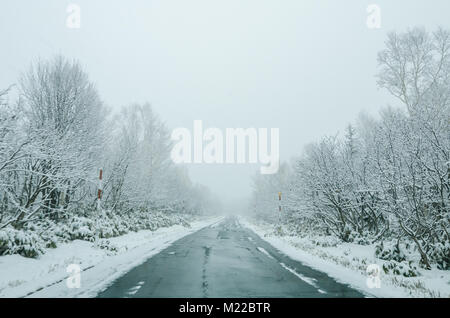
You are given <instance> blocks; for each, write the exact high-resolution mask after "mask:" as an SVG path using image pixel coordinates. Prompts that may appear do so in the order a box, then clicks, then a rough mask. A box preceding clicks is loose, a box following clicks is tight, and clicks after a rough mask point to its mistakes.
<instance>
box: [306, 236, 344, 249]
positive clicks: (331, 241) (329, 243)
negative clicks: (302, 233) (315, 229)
mask: <svg viewBox="0 0 450 318" xmlns="http://www.w3.org/2000/svg"><path fill="white" fill-rule="evenodd" d="M311 242H312V243H313V244H314V245H317V246H322V247H336V246H338V245H339V243H340V241H339V239H338V238H337V237H335V236H331V235H330V236H323V237H320V238H317V239H312V240H311Z"/></svg>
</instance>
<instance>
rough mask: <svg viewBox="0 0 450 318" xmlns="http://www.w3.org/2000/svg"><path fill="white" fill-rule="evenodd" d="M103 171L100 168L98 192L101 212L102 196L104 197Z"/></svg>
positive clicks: (98, 205)
mask: <svg viewBox="0 0 450 318" xmlns="http://www.w3.org/2000/svg"><path fill="white" fill-rule="evenodd" d="M102 180H103V169H101V168H100V173H99V176H98V191H97V209H98V210H99V211H100V210H101V208H102V206H101V202H102V195H103V182H102Z"/></svg>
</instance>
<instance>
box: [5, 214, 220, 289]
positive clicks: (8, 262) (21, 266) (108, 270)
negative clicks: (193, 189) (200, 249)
mask: <svg viewBox="0 0 450 318" xmlns="http://www.w3.org/2000/svg"><path fill="white" fill-rule="evenodd" d="M221 220H222V217H214V218H209V219H206V220H202V221H196V222H192V223H191V227H190V228H188V227H184V226H181V225H174V226H171V227H168V228H159V229H157V230H156V231H154V232H152V231H149V230H143V231H139V232H132V233H128V234H126V235H123V236H119V237H114V238H110V239H103V240H99V241H97V242H96V243H92V242H87V241H80V240H76V241H73V242H70V243H66V244H62V245H60V246H59V247H58V248H55V249H48V250H47V252H46V253H45V254H44V255H42V256H41V257H40V258H38V259H32V258H25V257H22V256H19V255H7V256H1V257H0V297H24V296H29V297H94V296H96V295H97V293H98V292H99V291H101V290H102V289H104V288H105V287H106V286H108V284H110V283H111V282H112V281H114V280H115V279H116V278H118V277H120V276H121V275H123V274H124V273H126V272H127V271H129V270H130V269H131V268H133V267H135V266H137V265H139V264H141V263H143V262H144V261H145V260H146V259H148V258H149V257H151V256H153V255H155V254H157V253H158V252H160V251H161V250H163V249H164V248H166V247H168V246H169V245H170V244H172V243H173V242H174V241H176V240H178V239H180V238H182V237H184V236H186V235H188V234H191V233H193V232H196V231H198V230H200V229H201V228H203V227H206V226H208V225H211V224H215V223H217V222H220V221H221ZM69 264H77V265H79V266H80V267H81V269H82V273H81V287H80V288H79V289H76V288H74V289H69V288H67V286H66V278H67V276H68V274H67V272H66V269H67V266H68V265H69Z"/></svg>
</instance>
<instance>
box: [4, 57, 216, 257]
mask: <svg viewBox="0 0 450 318" xmlns="http://www.w3.org/2000/svg"><path fill="white" fill-rule="evenodd" d="M171 148H172V141H171V139H170V132H169V129H168V127H166V125H165V123H164V122H163V121H162V119H160V118H159V117H158V115H157V114H156V113H155V112H154V111H153V110H152V107H151V106H150V104H148V103H145V104H132V105H129V106H125V107H123V108H122V110H121V111H120V112H117V113H113V112H112V111H111V109H110V108H108V107H107V106H106V105H105V104H104V103H103V102H102V99H101V96H100V95H99V92H98V90H97V89H96V87H95V85H94V83H93V82H92V81H90V79H89V77H88V74H87V73H86V72H85V71H84V70H83V68H82V66H81V64H80V63H79V62H77V61H72V60H69V59H67V58H65V57H63V56H56V57H54V58H52V59H49V60H39V61H37V62H35V63H33V64H32V65H31V66H30V68H29V69H28V70H27V71H25V72H24V73H23V75H22V76H21V77H20V78H19V79H18V81H17V83H16V84H13V85H12V86H11V87H9V88H6V89H4V90H2V91H0V255H7V254H20V255H22V256H26V257H37V256H39V255H40V254H42V253H44V252H45V249H46V248H50V247H57V245H58V244H59V243H61V242H68V241H72V240H76V239H81V240H88V241H95V240H96V239H97V238H109V237H114V236H119V235H122V234H125V233H127V232H129V231H137V230H141V229H150V230H154V229H157V228H159V227H162V226H170V225H173V224H185V225H188V223H187V221H188V220H190V219H192V218H195V217H196V216H199V215H204V214H206V213H208V212H209V211H208V210H207V207H210V206H213V204H212V202H211V201H212V198H211V194H210V193H209V191H208V189H207V188H205V187H203V186H201V185H197V184H194V183H193V182H191V180H190V179H189V176H188V174H187V171H186V170H185V168H183V167H181V166H175V164H174V163H173V162H172V160H171V158H170V151H171ZM100 170H101V171H102V184H101V185H100V183H99V171H100Z"/></svg>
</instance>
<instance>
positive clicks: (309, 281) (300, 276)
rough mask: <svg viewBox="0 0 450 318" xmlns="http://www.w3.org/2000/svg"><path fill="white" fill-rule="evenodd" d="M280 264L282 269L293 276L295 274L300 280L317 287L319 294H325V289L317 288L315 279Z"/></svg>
mask: <svg viewBox="0 0 450 318" xmlns="http://www.w3.org/2000/svg"><path fill="white" fill-rule="evenodd" d="M280 265H281V266H282V267H283V268H284V269H286V270H288V271H290V272H291V273H292V274H294V275H295V276H297V277H298V278H300V279H301V280H302V281H304V282H305V283H307V284H309V285H311V286H313V287H315V288H317V289H318V291H319V293H321V294H326V291H324V290H322V289H319V286H317V284H316V282H317V279H315V278H310V277H306V276H303V275H301V274H299V273H297V272H296V271H295V270H293V269H292V268H290V267H288V266H286V265H285V264H284V263H280Z"/></svg>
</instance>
